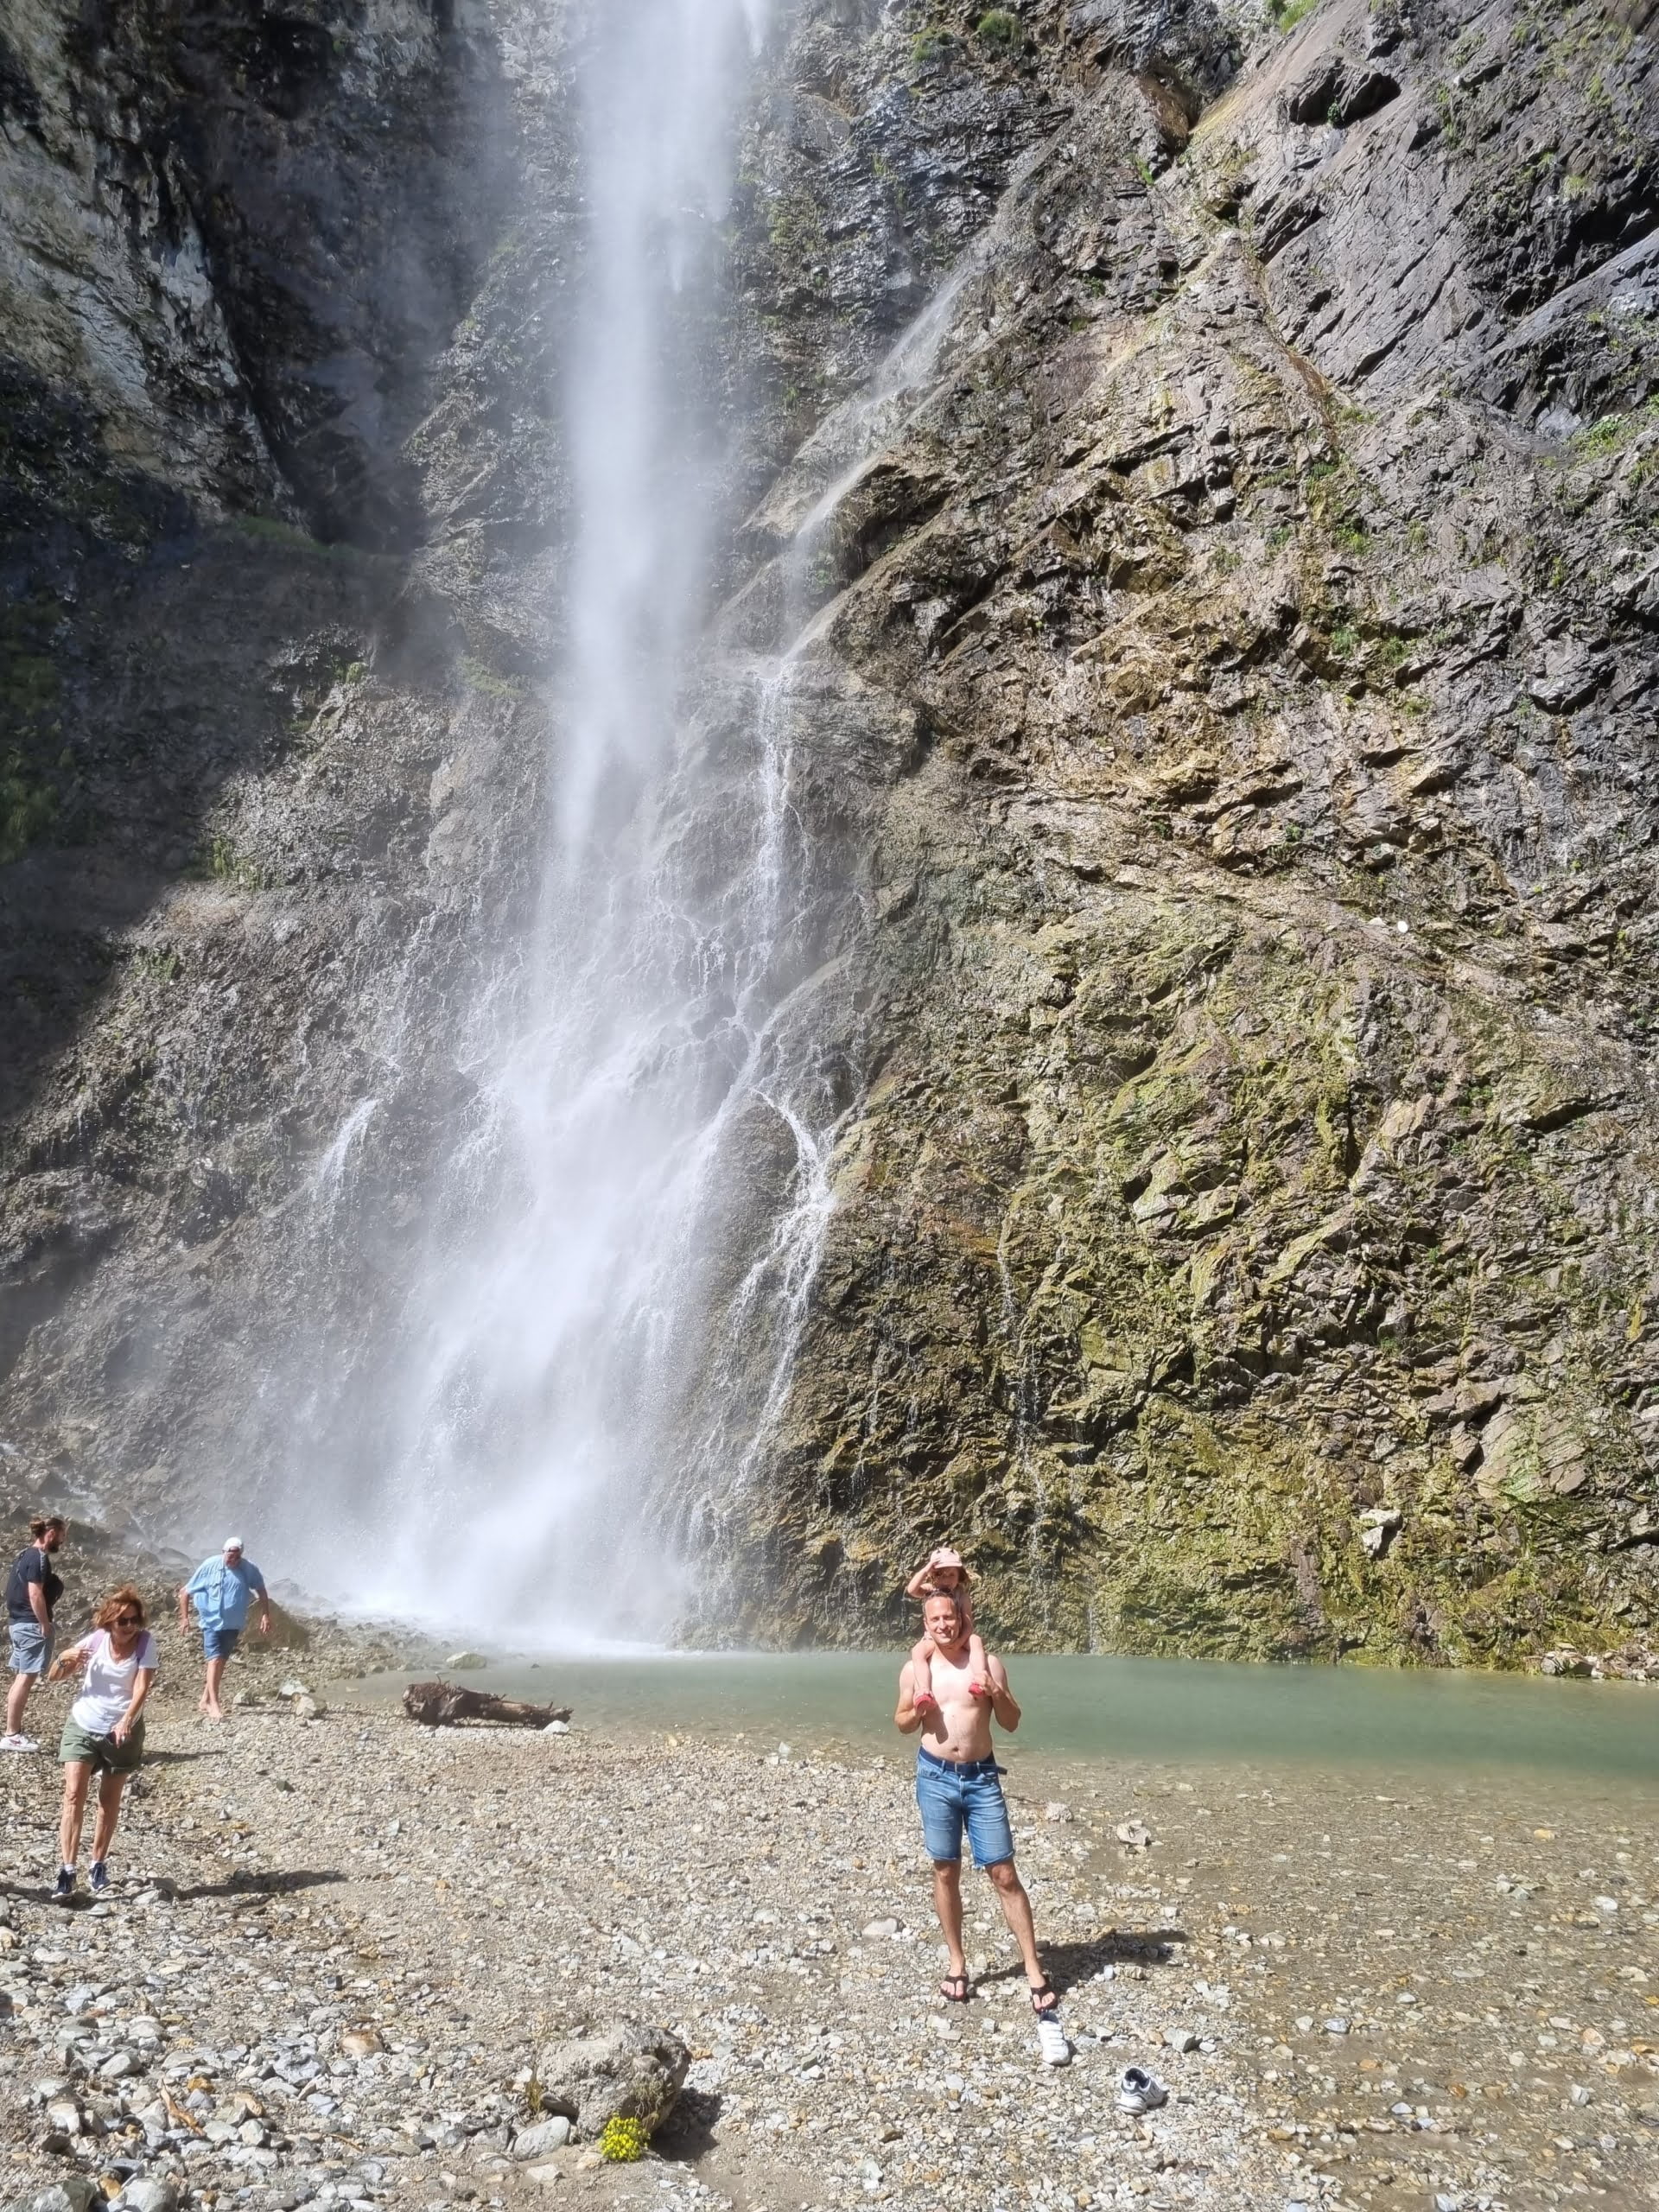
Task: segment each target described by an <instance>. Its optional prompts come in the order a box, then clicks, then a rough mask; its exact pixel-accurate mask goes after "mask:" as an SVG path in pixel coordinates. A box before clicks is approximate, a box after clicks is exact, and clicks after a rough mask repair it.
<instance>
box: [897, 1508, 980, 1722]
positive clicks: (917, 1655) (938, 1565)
mask: <svg viewBox="0 0 1659 2212" xmlns="http://www.w3.org/2000/svg"><path fill="white" fill-rule="evenodd" d="M972 1579H973V1578H972V1576H971V1575H970V1574H969V1572H968V1570H967V1568H966V1567H964V1566H963V1563H962V1554H961V1553H960V1552H954V1551H952V1550H951V1548H950V1545H949V1544H941V1545H940V1546H939V1547H938V1549H937V1550H936V1551H932V1552H930V1553H929V1554H928V1555H927V1557H926V1559H925V1560H923V1562H922V1564H921V1566H920V1567H918V1568H917V1570H916V1572H915V1573H914V1574H912V1576H911V1578H910V1580H909V1581H908V1582H907V1583H906V1585H905V1595H906V1598H921V1599H928V1598H954V1599H956V1601H957V1605H958V1607H959V1608H960V1610H961V1613H962V1624H963V1628H964V1629H965V1630H967V1632H968V1675H969V1681H968V1687H969V1689H970V1690H972V1691H973V1692H975V1693H976V1694H977V1693H978V1692H979V1691H980V1689H981V1688H985V1687H987V1686H988V1684H989V1681H990V1673H989V1669H988V1668H987V1666H986V1664H985V1646H984V1644H983V1643H982V1642H981V1640H980V1638H979V1637H978V1635H977V1634H976V1630H975V1628H974V1601H973V1599H972V1598H971V1597H970V1596H969V1592H968V1585H969V1582H970V1581H971V1580H972ZM910 1663H911V1669H912V1680H913V1681H914V1682H915V1683H916V1686H917V1688H916V1696H915V1700H914V1703H915V1707H916V1710H917V1712H918V1713H926V1712H929V1711H930V1710H931V1709H932V1708H933V1707H936V1706H937V1705H938V1699H937V1698H936V1697H935V1696H934V1694H933V1692H932V1689H931V1687H930V1685H931V1682H932V1680H933V1644H932V1641H931V1638H930V1637H922V1639H921V1641H920V1642H919V1643H918V1644H917V1645H916V1646H915V1648H914V1649H913V1650H912V1652H911V1655H910Z"/></svg>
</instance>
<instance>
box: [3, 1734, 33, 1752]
mask: <svg viewBox="0 0 1659 2212" xmlns="http://www.w3.org/2000/svg"><path fill="white" fill-rule="evenodd" d="M40 1748H41V1747H40V1745H38V1744H37V1743H36V1742H35V1738H33V1737H32V1736H0V1751H39V1750H40Z"/></svg>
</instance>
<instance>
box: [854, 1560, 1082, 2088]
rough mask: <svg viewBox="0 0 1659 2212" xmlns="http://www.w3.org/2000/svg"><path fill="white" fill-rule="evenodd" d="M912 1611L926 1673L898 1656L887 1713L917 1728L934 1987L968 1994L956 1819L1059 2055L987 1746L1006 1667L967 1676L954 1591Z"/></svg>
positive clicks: (1008, 1713) (1053, 2008)
mask: <svg viewBox="0 0 1659 2212" xmlns="http://www.w3.org/2000/svg"><path fill="white" fill-rule="evenodd" d="M922 1620H923V1624H924V1626H925V1630H926V1633H927V1638H928V1641H929V1643H930V1644H931V1647H932V1649H931V1656H930V1658H929V1661H928V1664H927V1670H926V1671H927V1674H928V1675H929V1677H930V1679H929V1680H928V1681H922V1682H918V1681H917V1680H916V1672H917V1669H916V1662H915V1661H914V1660H913V1659H912V1660H907V1661H906V1664H905V1668H904V1671H903V1672H902V1673H901V1674H900V1675H899V1710H898V1711H897V1712H896V1713H894V1714H893V1720H894V1722H895V1724H896V1725H897V1726H898V1728H899V1732H900V1734H902V1735H906V1736H912V1735H914V1734H915V1732H916V1731H917V1730H918V1728H919V1729H924V1730H925V1735H926V1740H925V1742H923V1743H921V1744H919V1745H918V1746H917V1751H916V1802H917V1803H918V1805H919V1806H920V1808H921V1814H922V1836H923V1840H924V1841H925V1845H926V1847H927V1855H928V1857H929V1858H930V1859H931V1860H932V1861H933V1910H935V1912H937V1913H938V1916H939V1926H940V1927H941V1928H942V1929H944V1943H945V1948H946V1950H947V1951H948V1952H949V1954H950V1972H949V1973H948V1974H946V1975H945V1978H944V1980H943V1981H942V1982H941V1983H940V1984H939V1993H940V1995H941V1996H942V1997H944V1998H945V1999H947V2000H948V2001H949V2002H950V2003H951V2004H953V2005H965V2004H966V2003H967V2002H968V1999H969V1994H970V1993H969V1986H968V1961H967V1959H966V1958H965V1956H964V1955H963V1948H962V1834H963V1829H964V1828H966V1830H967V1831H968V1840H969V1843H970V1844H971V1845H972V1846H973V1851H974V1864H975V1865H976V1866H982V1867H983V1868H984V1870H985V1872H986V1873H987V1874H988V1876H989V1877H990V1880H991V1886H992V1887H993V1888H994V1889H995V1891H996V1895H997V1901H998V1903H999V1904H1001V1907H1002V1917H1003V1918H1004V1919H1005V1920H1006V1921H1007V1923H1008V1927H1009V1929H1011V1930H1012V1932H1013V1935H1014V1941H1015V1942H1016V1943H1018V1944H1019V1946H1020V1956H1021V1958H1023V1960H1024V1961H1025V1964H1026V1980H1027V1983H1028V1984H1029V1986H1030V1989H1031V2009H1032V2011H1033V2012H1035V2013H1036V2015H1037V2020H1038V2031H1039V2041H1040V2042H1041V2044H1042V2046H1043V2056H1044V2057H1045V2058H1050V2056H1051V2054H1050V2050H1049V2045H1050V2044H1051V2043H1052V2044H1055V2046H1056V2048H1057V2050H1058V2055H1059V2056H1060V2057H1061V2058H1064V2056H1066V2055H1067V2053H1066V2047H1065V2037H1064V2036H1063V2035H1062V2033H1061V2031H1060V2026H1059V2023H1058V2020H1057V2019H1056V2018H1055V2017H1054V2015H1055V2014H1056V2012H1058V2008H1059V2001H1060V2000H1059V1999H1058V1997H1057V1996H1056V1995H1055V1993H1054V1992H1053V1991H1052V1989H1051V1988H1050V1987H1049V1986H1048V1981H1047V1978H1046V1975H1045V1974H1044V1973H1043V1967H1042V1961H1040V1960H1039V1957H1038V1955H1037V1934H1036V1930H1035V1929H1034V1928H1033V1925H1032V1918H1031V1899H1030V1898H1029V1897H1027V1895H1026V1891H1025V1885H1024V1884H1023V1883H1022V1882H1021V1881H1020V1876H1019V1872H1018V1870H1017V1869H1016V1868H1015V1866H1014V1832H1013V1830H1012V1828H1010V1827H1009V1825H1008V1808H1007V1804H1006V1803H1005V1802H1004V1801H1003V1796H1002V1784H1001V1783H1000V1782H999V1781H998V1779H997V1764H996V1758H995V1753H994V1752H993V1751H992V1749H991V1721H992V1718H993V1716H995V1719H996V1721H997V1723H998V1725H999V1726H1001V1727H1003V1728H1006V1729H1007V1730H1008V1731H1009V1732H1013V1731H1014V1729H1016V1728H1017V1727H1018V1726H1020V1707H1018V1705H1016V1704H1015V1702H1014V1693H1013V1691H1012V1690H1011V1689H1010V1688H1008V1677H1007V1669H1005V1668H1004V1666H1003V1664H1002V1662H1001V1660H1000V1659H998V1658H997V1657H995V1655H993V1656H990V1657H989V1658H988V1661H987V1673H988V1676H989V1680H988V1681H985V1682H980V1681H975V1680H974V1677H973V1670H972V1669H971V1667H970V1666H969V1656H968V1652H969V1637H968V1631H967V1630H966V1628H965V1627H964V1626H963V1618H962V1612H961V1610H960V1608H959V1607H958V1605H957V1601H956V1599H954V1598H952V1597H948V1596H944V1595H939V1596H935V1597H931V1598H930V1599H928V1601H927V1605H926V1606H925V1610H924V1611H923V1615H922ZM918 1691H920V1692H922V1693H924V1694H931V1695H932V1696H933V1697H934V1698H936V1699H937V1700H938V1704H937V1705H936V1706H934V1707H931V1708H930V1709H929V1710H928V1711H927V1712H926V1713H918V1711H917V1708H916V1697H917V1694H918ZM1051 2063H1054V2062H1052V2061H1051Z"/></svg>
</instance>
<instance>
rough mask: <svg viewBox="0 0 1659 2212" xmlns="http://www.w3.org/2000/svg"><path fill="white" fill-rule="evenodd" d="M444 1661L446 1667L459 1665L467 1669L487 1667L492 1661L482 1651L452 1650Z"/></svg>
mask: <svg viewBox="0 0 1659 2212" xmlns="http://www.w3.org/2000/svg"><path fill="white" fill-rule="evenodd" d="M443 1663H444V1665H445V1666H446V1667H459V1668H461V1669H463V1670H464V1671H465V1670H469V1669H475V1668H479V1667H487V1666H488V1665H489V1663H490V1662H489V1661H488V1660H487V1659H486V1657H485V1656H484V1654H483V1653H482V1652H481V1651H452V1652H451V1653H450V1654H449V1656H448V1658H447V1659H446V1660H445V1661H444V1662H443Z"/></svg>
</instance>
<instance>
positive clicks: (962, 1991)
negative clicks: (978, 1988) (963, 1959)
mask: <svg viewBox="0 0 1659 2212" xmlns="http://www.w3.org/2000/svg"><path fill="white" fill-rule="evenodd" d="M952 1984H954V1985H955V1986H954V1987H953V1986H952ZM939 1994H940V1996H941V1997H943V1998H944V2001H945V2003H946V2004H947V2005H966V2004H967V2003H968V2001H969V1999H970V1998H971V1997H972V1995H973V1992H972V1990H971V1989H969V1986H968V1977H967V1975H966V1974H946V1976H945V1977H944V1980H943V1981H942V1982H941V1983H940V1984H939Z"/></svg>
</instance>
